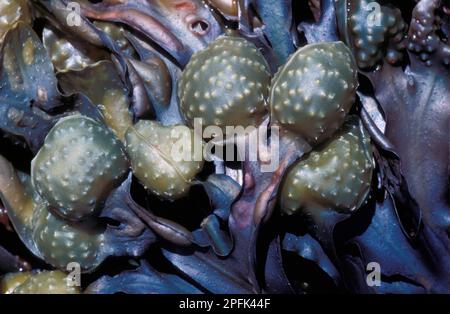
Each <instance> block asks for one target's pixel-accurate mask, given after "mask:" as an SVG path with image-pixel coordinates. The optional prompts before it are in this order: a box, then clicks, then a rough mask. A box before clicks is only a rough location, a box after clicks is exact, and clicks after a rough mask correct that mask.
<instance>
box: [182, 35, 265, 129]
mask: <svg viewBox="0 0 450 314" xmlns="http://www.w3.org/2000/svg"><path fill="white" fill-rule="evenodd" d="M269 80H270V74H269V67H268V65H267V62H266V61H265V59H264V57H263V55H262V54H261V53H260V52H259V51H258V49H257V48H256V47H255V46H254V45H253V44H252V43H250V42H248V41H247V40H245V39H243V38H240V37H235V36H222V37H219V38H218V39H216V40H215V41H214V42H212V43H211V44H210V45H209V46H208V47H207V48H206V49H204V50H201V51H199V52H197V53H195V54H194V55H193V56H192V58H191V60H190V61H189V63H188V64H187V66H186V69H185V70H184V72H183V73H182V75H181V78H180V80H179V82H178V97H179V99H180V106H181V108H180V109H181V112H182V114H183V115H184V117H185V119H186V121H187V122H188V124H189V125H190V126H193V122H194V119H195V118H202V119H203V124H204V125H216V126H219V127H222V128H223V129H224V128H225V126H236V125H241V126H243V127H247V126H250V125H253V126H258V125H259V124H260V123H261V121H262V120H263V118H264V116H265V114H266V105H265V99H266V97H267V93H268V84H269Z"/></svg>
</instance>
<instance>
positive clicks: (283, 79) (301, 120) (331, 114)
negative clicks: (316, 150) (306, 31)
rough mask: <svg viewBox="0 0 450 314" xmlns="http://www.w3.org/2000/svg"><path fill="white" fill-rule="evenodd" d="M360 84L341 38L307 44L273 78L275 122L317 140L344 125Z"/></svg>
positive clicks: (349, 53) (355, 68) (271, 95)
mask: <svg viewBox="0 0 450 314" xmlns="http://www.w3.org/2000/svg"><path fill="white" fill-rule="evenodd" d="M357 87H358V77H357V67H356V63H355V61H354V59H353V57H352V55H351V52H350V50H349V49H348V48H347V47H346V46H345V45H344V44H343V43H342V42H333V43H319V44H311V45H307V46H305V47H303V48H301V49H299V50H298V51H297V52H296V53H295V54H293V55H292V56H291V57H290V58H289V60H288V61H287V63H286V64H285V65H284V66H283V67H281V68H280V69H279V71H278V72H277V74H276V75H275V77H274V78H273V80H272V86H271V89H270V105H271V110H272V119H273V122H274V123H275V124H278V125H280V126H281V127H282V128H283V129H285V130H288V131H290V132H292V133H294V134H296V135H298V136H300V137H302V138H304V139H305V140H306V141H307V142H309V143H310V144H317V143H319V142H321V141H323V140H325V139H327V138H329V137H330V136H332V135H333V134H334V133H335V132H336V130H338V129H339V128H340V127H341V126H342V124H343V123H344V121H345V117H346V115H347V113H348V112H349V110H350V108H351V107H352V105H353V102H354V100H355V92H356V89H357Z"/></svg>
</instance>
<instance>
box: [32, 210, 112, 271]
mask: <svg viewBox="0 0 450 314" xmlns="http://www.w3.org/2000/svg"><path fill="white" fill-rule="evenodd" d="M32 226H33V234H32V237H33V240H34V243H35V244H36V247H37V249H38V250H39V252H40V254H41V256H42V258H43V259H44V260H45V261H46V262H47V263H49V264H51V265H53V266H55V267H57V268H60V269H66V267H67V265H68V264H69V263H71V262H76V263H78V264H80V266H81V268H82V269H83V270H90V269H93V268H95V267H96V266H97V265H98V260H97V254H98V252H99V251H100V250H99V249H100V247H101V246H102V245H103V243H104V235H103V234H101V233H98V232H89V231H88V230H84V229H83V226H82V225H78V224H71V223H70V222H67V221H66V220H63V219H61V218H60V217H57V216H56V215H54V214H52V213H51V212H49V210H48V208H47V207H46V206H45V205H44V204H40V205H38V206H37V207H36V208H35V210H34V212H33V223H32Z"/></svg>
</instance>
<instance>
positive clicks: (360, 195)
mask: <svg viewBox="0 0 450 314" xmlns="http://www.w3.org/2000/svg"><path fill="white" fill-rule="evenodd" d="M373 167H374V165H373V159H372V151H371V146H370V139H369V135H368V134H367V133H366V131H365V130H364V127H363V126H362V123H361V121H360V120H357V119H353V120H351V121H349V122H347V123H345V125H344V127H343V128H342V129H341V130H340V131H339V132H338V133H336V135H335V136H333V138H331V139H330V140H329V141H327V142H325V143H323V144H322V145H321V146H320V147H319V148H318V149H317V150H314V151H312V152H311V153H310V154H309V155H308V156H307V157H306V158H305V159H302V160H300V161H299V162H297V164H295V165H294V167H293V168H292V169H291V170H290V171H289V173H288V174H287V176H286V178H285V180H284V182H283V186H282V191H281V198H280V205H281V208H282V211H283V212H284V213H286V214H293V213H296V212H299V211H300V212H302V213H306V214H311V215H313V216H315V215H316V214H317V211H318V210H319V211H320V210H322V209H332V210H335V211H337V212H339V213H351V212H353V211H354V210H356V209H358V208H359V207H360V206H361V204H362V203H363V202H364V201H365V200H366V198H367V195H368V193H369V190H370V184H371V180H372V172H373Z"/></svg>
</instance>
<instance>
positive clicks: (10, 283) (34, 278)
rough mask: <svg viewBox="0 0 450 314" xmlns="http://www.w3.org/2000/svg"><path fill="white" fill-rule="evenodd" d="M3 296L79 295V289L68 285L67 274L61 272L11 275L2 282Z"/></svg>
mask: <svg viewBox="0 0 450 314" xmlns="http://www.w3.org/2000/svg"><path fill="white" fill-rule="evenodd" d="M0 293H2V294H78V293H80V290H79V288H78V287H74V286H70V285H68V284H67V274H65V273H63V272H62V271H59V270H53V271H41V272H34V273H32V272H26V273H11V274H7V275H6V276H5V277H3V278H2V280H1V282H0Z"/></svg>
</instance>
